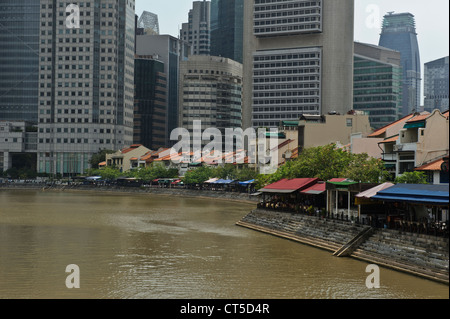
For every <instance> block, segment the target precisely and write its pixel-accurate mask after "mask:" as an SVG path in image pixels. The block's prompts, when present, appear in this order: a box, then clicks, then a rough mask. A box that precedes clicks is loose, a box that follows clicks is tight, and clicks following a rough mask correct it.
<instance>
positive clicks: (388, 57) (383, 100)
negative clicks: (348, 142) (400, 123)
mask: <svg viewBox="0 0 450 319" xmlns="http://www.w3.org/2000/svg"><path fill="white" fill-rule="evenodd" d="M400 61H401V55H400V52H398V51H394V50H391V49H387V48H383V47H380V46H376V45H372V44H366V43H359V42H356V43H355V66H354V91H353V101H354V103H353V109H355V110H358V111H364V112H366V113H367V114H368V115H369V120H370V124H371V126H372V127H373V128H375V129H378V128H380V127H382V126H385V125H388V124H390V123H392V122H395V121H397V120H398V119H399V117H400V115H401V106H402V68H401V66H400V65H401V62H400Z"/></svg>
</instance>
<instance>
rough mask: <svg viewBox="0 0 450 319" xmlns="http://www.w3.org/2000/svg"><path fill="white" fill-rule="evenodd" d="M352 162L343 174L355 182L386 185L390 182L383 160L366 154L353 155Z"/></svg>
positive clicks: (342, 175)
mask: <svg viewBox="0 0 450 319" xmlns="http://www.w3.org/2000/svg"><path fill="white" fill-rule="evenodd" d="M352 155H353V156H352V160H351V162H350V164H349V166H348V167H347V169H345V170H344V172H343V173H342V174H341V177H346V178H349V179H351V180H354V181H355V182H361V183H384V182H386V181H388V180H389V178H390V174H389V172H388V171H387V170H386V168H385V166H384V163H383V161H382V160H379V159H376V158H373V157H370V156H369V155H367V154H366V153H364V154H352Z"/></svg>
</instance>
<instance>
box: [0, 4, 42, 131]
mask: <svg viewBox="0 0 450 319" xmlns="http://www.w3.org/2000/svg"><path fill="white" fill-rule="evenodd" d="M40 23H41V16H40V4H39V1H25V0H2V1H1V2H0V121H28V122H30V123H37V121H38V88H39V27H40Z"/></svg>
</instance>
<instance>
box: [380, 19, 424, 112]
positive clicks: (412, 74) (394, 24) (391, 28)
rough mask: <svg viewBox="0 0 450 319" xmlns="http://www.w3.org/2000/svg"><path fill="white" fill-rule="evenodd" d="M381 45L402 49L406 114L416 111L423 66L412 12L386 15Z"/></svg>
mask: <svg viewBox="0 0 450 319" xmlns="http://www.w3.org/2000/svg"><path fill="white" fill-rule="evenodd" d="M379 45H380V46H382V47H385V48H388V49H392V50H396V51H400V53H401V65H402V69H403V99H402V100H403V108H402V113H403V115H404V116H406V115H408V114H410V113H412V112H416V111H418V110H419V107H420V88H421V86H420V83H421V67H420V53H419V44H418V42H417V33H416V23H415V19H414V15H412V14H411V13H398V14H394V13H393V12H389V13H388V14H387V15H385V16H384V21H383V29H382V32H381V36H380V43H379Z"/></svg>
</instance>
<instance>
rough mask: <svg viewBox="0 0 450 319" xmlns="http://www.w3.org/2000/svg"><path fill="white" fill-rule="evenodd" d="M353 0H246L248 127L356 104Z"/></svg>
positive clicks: (245, 108) (273, 124)
mask: <svg viewBox="0 0 450 319" xmlns="http://www.w3.org/2000/svg"><path fill="white" fill-rule="evenodd" d="M353 34H354V0H308V1H306V0H294V1H279V0H278V1H277V0H249V1H245V2H244V50H243V52H244V57H243V61H244V63H243V64H244V103H243V113H244V115H243V116H244V123H243V126H244V128H247V127H251V126H253V127H277V126H278V124H279V123H280V121H283V120H298V118H299V117H300V116H301V115H302V114H308V113H309V114H327V113H329V112H337V113H341V114H346V113H347V112H348V111H350V110H351V109H352V105H353Z"/></svg>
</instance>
